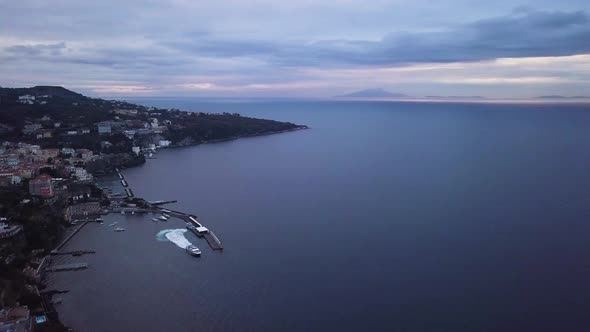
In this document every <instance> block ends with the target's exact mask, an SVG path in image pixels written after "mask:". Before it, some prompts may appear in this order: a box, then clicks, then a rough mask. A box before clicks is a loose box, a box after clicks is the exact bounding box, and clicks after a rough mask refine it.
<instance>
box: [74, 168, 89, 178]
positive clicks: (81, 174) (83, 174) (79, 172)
mask: <svg viewBox="0 0 590 332" xmlns="http://www.w3.org/2000/svg"><path fill="white" fill-rule="evenodd" d="M74 176H75V177H76V179H78V180H80V181H90V180H92V175H91V174H88V172H87V171H86V170H85V169H84V168H82V167H76V169H75V171H74Z"/></svg>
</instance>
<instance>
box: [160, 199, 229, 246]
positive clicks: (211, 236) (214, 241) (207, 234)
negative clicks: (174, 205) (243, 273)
mask: <svg viewBox="0 0 590 332" xmlns="http://www.w3.org/2000/svg"><path fill="white" fill-rule="evenodd" d="M163 210H165V209H162V208H160V212H164V211H163ZM165 213H167V214H169V215H170V216H172V217H176V218H178V219H181V220H184V221H185V222H187V223H189V224H191V225H193V226H194V227H195V229H191V231H192V232H193V233H195V235H197V236H198V237H204V238H205V240H207V243H208V244H209V246H210V247H211V249H213V250H223V244H222V243H221V240H219V238H218V237H217V236H216V235H215V233H213V232H212V231H211V230H209V229H207V228H206V227H205V226H203V224H201V223H200V222H199V220H198V219H197V217H196V216H193V215H189V214H186V213H183V212H180V211H174V210H166V212H165Z"/></svg>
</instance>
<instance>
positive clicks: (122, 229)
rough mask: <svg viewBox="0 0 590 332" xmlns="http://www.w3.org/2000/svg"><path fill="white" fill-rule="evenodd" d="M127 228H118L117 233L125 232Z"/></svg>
mask: <svg viewBox="0 0 590 332" xmlns="http://www.w3.org/2000/svg"><path fill="white" fill-rule="evenodd" d="M124 231H125V228H121V227H117V228H115V232H124Z"/></svg>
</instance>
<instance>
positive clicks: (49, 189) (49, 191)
mask: <svg viewBox="0 0 590 332" xmlns="http://www.w3.org/2000/svg"><path fill="white" fill-rule="evenodd" d="M29 193H30V194H31V195H35V196H41V197H45V198H48V197H52V196H53V179H52V178H51V176H49V175H47V174H42V175H40V176H38V177H37V178H35V179H32V180H31V181H29Z"/></svg>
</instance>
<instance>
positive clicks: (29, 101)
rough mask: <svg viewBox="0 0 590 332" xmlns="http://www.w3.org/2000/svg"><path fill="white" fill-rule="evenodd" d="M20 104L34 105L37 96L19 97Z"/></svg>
mask: <svg viewBox="0 0 590 332" xmlns="http://www.w3.org/2000/svg"><path fill="white" fill-rule="evenodd" d="M18 102H19V103H21V104H30V105H32V104H34V103H35V96H32V95H22V96H18Z"/></svg>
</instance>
